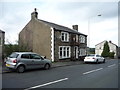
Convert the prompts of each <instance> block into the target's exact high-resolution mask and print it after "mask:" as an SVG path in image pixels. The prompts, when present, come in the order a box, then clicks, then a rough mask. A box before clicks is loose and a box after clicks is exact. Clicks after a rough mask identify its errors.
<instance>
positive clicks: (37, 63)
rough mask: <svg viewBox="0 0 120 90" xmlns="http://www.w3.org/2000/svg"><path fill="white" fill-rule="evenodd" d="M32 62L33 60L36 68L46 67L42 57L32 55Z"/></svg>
mask: <svg viewBox="0 0 120 90" xmlns="http://www.w3.org/2000/svg"><path fill="white" fill-rule="evenodd" d="M30 56H31V60H33V64H34V65H33V66H34V68H41V67H43V66H44V61H43V59H42V58H41V56H40V55H37V54H31V55H30Z"/></svg>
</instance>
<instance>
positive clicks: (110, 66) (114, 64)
mask: <svg viewBox="0 0 120 90" xmlns="http://www.w3.org/2000/svg"><path fill="white" fill-rule="evenodd" d="M115 65H116V64H112V65H109V66H108V67H113V66H115Z"/></svg>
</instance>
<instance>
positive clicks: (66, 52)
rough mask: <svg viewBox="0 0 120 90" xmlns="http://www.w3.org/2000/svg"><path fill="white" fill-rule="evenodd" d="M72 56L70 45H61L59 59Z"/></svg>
mask: <svg viewBox="0 0 120 90" xmlns="http://www.w3.org/2000/svg"><path fill="white" fill-rule="evenodd" d="M62 58H70V46H60V47H59V59H62Z"/></svg>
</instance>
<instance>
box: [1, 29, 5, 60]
mask: <svg viewBox="0 0 120 90" xmlns="http://www.w3.org/2000/svg"><path fill="white" fill-rule="evenodd" d="M4 38H5V32H4V31H2V30H0V62H2V60H3V53H4V51H3V47H4Z"/></svg>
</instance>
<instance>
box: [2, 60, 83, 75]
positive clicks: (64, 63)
mask: <svg viewBox="0 0 120 90" xmlns="http://www.w3.org/2000/svg"><path fill="white" fill-rule="evenodd" d="M83 63H84V62H83V61H63V62H53V63H52V67H51V68H57V67H64V66H71V65H80V64H83ZM0 71H1V72H0V73H9V72H10V70H9V69H8V68H6V67H5V65H0Z"/></svg>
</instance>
